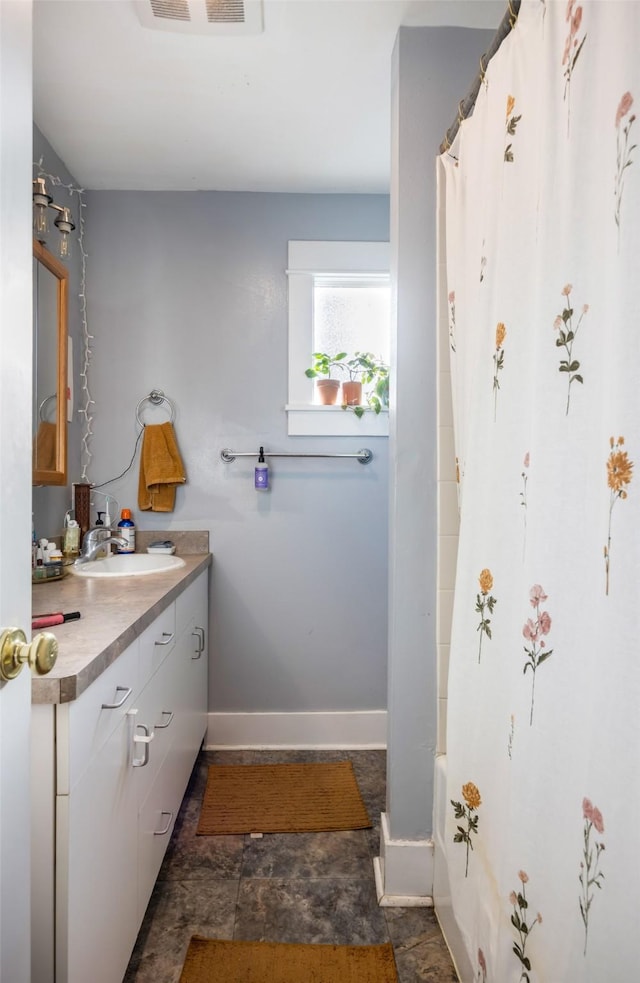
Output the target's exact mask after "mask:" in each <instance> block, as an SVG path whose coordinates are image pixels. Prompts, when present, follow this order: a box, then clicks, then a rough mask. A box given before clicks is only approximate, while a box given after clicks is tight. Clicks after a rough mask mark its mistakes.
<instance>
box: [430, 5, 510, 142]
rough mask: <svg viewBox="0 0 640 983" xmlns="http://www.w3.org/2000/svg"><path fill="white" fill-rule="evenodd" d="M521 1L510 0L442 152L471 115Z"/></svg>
mask: <svg viewBox="0 0 640 983" xmlns="http://www.w3.org/2000/svg"><path fill="white" fill-rule="evenodd" d="M521 2H522V0H509V8H508V10H507V12H506V13H505V15H504V17H503V18H502V20H501V21H500V24H499V26H498V30H497V31H496V34H495V37H494V38H493V41H492V42H491V44H490V45H489V47H488V49H487V51H486V52H485V53H484V55H482V57H481V58H480V71H479V72H478V74H477V75H476V78H475V81H474V82H473V85H472V86H471V88H470V89H469V92H468V93H467V95H466V96H465V97H464V99H461V100H460V102H459V103H458V115H457V117H456V119H454V121H453V123H452V124H451V126H450V127H449V129H448V130H447V132H446V133H445V137H444V140H443V141H442V143H441V144H440V153H441V154H443V153H445V151H446V150H448V149H449V147H451V145H452V143H453V141H454V138H455V135H456V133H457V132H458V130H459V128H460V124H461V123H462V121H463V120H465V119H466V118H467V116H471V113H472V112H473V107H474V106H475V104H476V99H477V97H478V92H479V91H480V86H481V85H482V83H483V81H484V74H485V72H486V70H487V65H488V64H489V62H490V61H491V59H492V58H493V56H494V55H495V53H496V51H497V50H498V48H499V47H500V45H501V44H502V42H503V41H504V39H505V38H506V36H507V34H509V32H510V31H512V30H513V28H514V27H515V26H516V21H517V19H518V13H519V11H520V4H521Z"/></svg>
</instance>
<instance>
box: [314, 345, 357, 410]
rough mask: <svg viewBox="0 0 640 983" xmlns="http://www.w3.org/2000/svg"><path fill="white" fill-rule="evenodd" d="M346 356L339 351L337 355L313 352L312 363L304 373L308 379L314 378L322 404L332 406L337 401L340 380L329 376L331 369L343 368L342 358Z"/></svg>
mask: <svg viewBox="0 0 640 983" xmlns="http://www.w3.org/2000/svg"><path fill="white" fill-rule="evenodd" d="M346 357H347V353H346V352H339V353H338V354H337V355H327V354H326V353H325V352H314V353H313V359H314V361H313V365H312V367H311V368H309V369H306V370H305V375H306V376H307V378H308V379H315V380H316V389H317V391H318V398H319V400H320V402H321V403H322V405H323V406H333V405H335V403H337V402H338V392H339V391H340V380H339V379H332V378H331V369H333V368H340V369H344V368H345V365H344V360H345V358H346ZM320 377H321V378H320Z"/></svg>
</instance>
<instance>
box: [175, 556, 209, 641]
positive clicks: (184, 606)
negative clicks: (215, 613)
mask: <svg viewBox="0 0 640 983" xmlns="http://www.w3.org/2000/svg"><path fill="white" fill-rule="evenodd" d="M208 592H209V577H208V575H207V572H206V571H205V572H204V573H201V574H200V576H199V577H198V578H197V580H194V582H193V583H192V584H189V586H188V587H187V589H186V590H184V591H183V592H182V594H180V595H179V596H178V597H177V598H176V636H177V637H178V638H179V637H180V635H181V634H182V632H183V631H185V630H186V628H187V627H190V626H191V625H192V624H193V622H194V620H196V621H198V623H199V621H200V620H201V619H202V617H203V612H204V613H206V611H207V609H208V600H209V597H208ZM203 627H206V625H203Z"/></svg>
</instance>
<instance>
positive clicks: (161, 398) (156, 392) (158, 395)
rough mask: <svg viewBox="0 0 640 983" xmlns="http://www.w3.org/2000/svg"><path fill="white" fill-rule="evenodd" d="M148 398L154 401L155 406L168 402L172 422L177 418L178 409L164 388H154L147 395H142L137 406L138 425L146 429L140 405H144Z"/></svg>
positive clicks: (151, 401)
mask: <svg viewBox="0 0 640 983" xmlns="http://www.w3.org/2000/svg"><path fill="white" fill-rule="evenodd" d="M147 400H149V402H150V403H153V405H154V406H160V405H161V404H162V403H166V404H167V405H168V407H169V411H170V414H171V420H170V422H171V423H173V421H174V420H175V418H176V411H175V407H174V405H173V403H172V402H171V400H170V399H169V397H168V396H165V394H164V393H163V391H162V389H152V390H151V392H150V393H147V395H146V396H143V397H142V399H141V400H140V402H139V403H138V405H137V406H136V420H137V421H138V425H139V426H140V427H142V428H143V429H144V423H143V422H142V420H141V419H140V407H141V406H142V404H143V403H146V402H147Z"/></svg>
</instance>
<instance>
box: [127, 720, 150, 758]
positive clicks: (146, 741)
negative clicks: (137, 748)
mask: <svg viewBox="0 0 640 983" xmlns="http://www.w3.org/2000/svg"><path fill="white" fill-rule="evenodd" d="M136 730H143V731H144V735H142V734H134V735H133V740H134V742H135V743H136V744H142V746H143V748H142V750H143V754H142V757H141V758H134V759H133V761H132V762H131V764H132V765H133V767H134V768H144V766H145V765H148V764H149V745H150V744H151V741H152V740H153V731H151V733H149V728H148V727H147V725H146V724H136Z"/></svg>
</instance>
